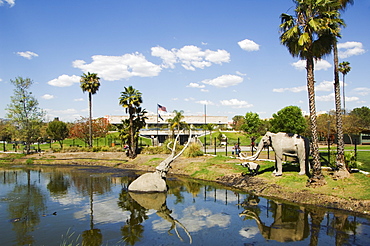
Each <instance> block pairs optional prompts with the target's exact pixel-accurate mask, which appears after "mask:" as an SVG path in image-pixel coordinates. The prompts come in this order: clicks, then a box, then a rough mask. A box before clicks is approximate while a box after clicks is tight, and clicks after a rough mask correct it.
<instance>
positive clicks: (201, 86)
mask: <svg viewBox="0 0 370 246" xmlns="http://www.w3.org/2000/svg"><path fill="white" fill-rule="evenodd" d="M186 87H191V88H204V87H206V86H205V85H200V84H198V83H190V84H188V85H187V86H186Z"/></svg>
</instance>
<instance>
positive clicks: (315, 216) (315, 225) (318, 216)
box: [310, 209, 325, 246]
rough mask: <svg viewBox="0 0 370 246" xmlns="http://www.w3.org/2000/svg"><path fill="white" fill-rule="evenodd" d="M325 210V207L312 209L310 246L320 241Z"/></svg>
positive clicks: (314, 245)
mask: <svg viewBox="0 0 370 246" xmlns="http://www.w3.org/2000/svg"><path fill="white" fill-rule="evenodd" d="M324 215H325V211H324V210H323V209H313V210H311V211H310V217H311V238H310V246H316V245H318V242H319V234H320V229H321V222H322V221H323V219H324Z"/></svg>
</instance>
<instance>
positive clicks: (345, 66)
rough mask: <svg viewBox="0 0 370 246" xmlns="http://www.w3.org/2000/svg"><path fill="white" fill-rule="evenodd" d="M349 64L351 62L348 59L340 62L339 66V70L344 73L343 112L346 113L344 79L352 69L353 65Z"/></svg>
mask: <svg viewBox="0 0 370 246" xmlns="http://www.w3.org/2000/svg"><path fill="white" fill-rule="evenodd" d="M349 64H350V63H349V62H347V61H344V62H341V63H339V68H338V71H339V72H341V73H342V75H343V112H344V114H346V98H345V95H344V79H345V76H346V75H347V73H349V72H350V71H351V67H350V66H349Z"/></svg>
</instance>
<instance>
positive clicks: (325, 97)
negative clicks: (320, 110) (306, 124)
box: [316, 93, 334, 102]
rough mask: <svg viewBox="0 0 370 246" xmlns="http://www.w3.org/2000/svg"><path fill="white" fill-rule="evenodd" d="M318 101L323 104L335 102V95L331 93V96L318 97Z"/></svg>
mask: <svg viewBox="0 0 370 246" xmlns="http://www.w3.org/2000/svg"><path fill="white" fill-rule="evenodd" d="M316 100H317V101H321V102H330V101H333V102H334V93H330V94H329V95H324V96H316Z"/></svg>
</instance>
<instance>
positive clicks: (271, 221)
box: [0, 167, 370, 245]
mask: <svg viewBox="0 0 370 246" xmlns="http://www.w3.org/2000/svg"><path fill="white" fill-rule="evenodd" d="M134 179H135V175H133V174H132V173H128V172H125V171H122V170H121V171H119V170H113V169H108V168H82V167H73V168H70V167H68V168H66V167H53V168H46V167H42V168H38V167H37V168H33V169H29V168H25V169H21V168H15V169H12V170H1V171H0V191H1V192H0V210H1V211H3V212H2V213H0V231H1V232H2V234H1V236H0V237H1V238H0V241H1V245H77V244H79V245H146V244H151V245H178V244H185V245H189V244H192V245H243V244H245V245H260V244H264V243H266V242H269V243H270V244H279V243H282V242H290V243H291V244H296V245H322V244H328V245H370V236H369V234H370V222H369V220H368V219H366V218H363V217H356V216H353V215H351V214H349V213H343V212H339V211H327V210H325V209H323V208H319V207H316V208H312V207H303V206H295V205H293V204H285V203H281V202H277V201H274V200H267V199H265V198H261V197H258V196H254V195H250V194H245V193H240V192H237V191H231V190H228V189H225V187H223V186H221V185H218V184H215V183H209V182H202V181H195V180H190V179H184V178H176V179H171V178H169V179H168V180H167V184H168V186H169V191H168V193H167V194H163V193H159V194H157V193H155V194H137V193H129V192H128V191H127V187H128V185H129V184H130V182H132V180H134ZM68 231H69V232H70V234H69V233H68ZM62 238H64V239H66V238H67V241H65V240H64V241H63V239H62ZM50 242H54V243H50Z"/></svg>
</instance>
